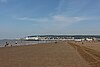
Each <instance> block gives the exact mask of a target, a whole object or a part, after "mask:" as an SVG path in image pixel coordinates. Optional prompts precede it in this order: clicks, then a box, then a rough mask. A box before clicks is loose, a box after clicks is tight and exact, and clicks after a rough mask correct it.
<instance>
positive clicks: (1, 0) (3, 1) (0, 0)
mask: <svg viewBox="0 0 100 67" xmlns="http://www.w3.org/2000/svg"><path fill="white" fill-rule="evenodd" d="M7 1H8V0H0V2H2V3H6V2H7Z"/></svg>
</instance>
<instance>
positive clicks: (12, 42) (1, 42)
mask: <svg viewBox="0 0 100 67" xmlns="http://www.w3.org/2000/svg"><path fill="white" fill-rule="evenodd" d="M6 42H7V43H9V45H12V46H22V45H33V44H38V43H49V42H51V41H24V40H0V47H5V45H6ZM16 43H17V44H16Z"/></svg>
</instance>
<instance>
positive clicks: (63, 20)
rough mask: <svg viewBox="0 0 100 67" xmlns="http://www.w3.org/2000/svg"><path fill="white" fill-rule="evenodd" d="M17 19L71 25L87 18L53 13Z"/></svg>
mask: <svg viewBox="0 0 100 67" xmlns="http://www.w3.org/2000/svg"><path fill="white" fill-rule="evenodd" d="M16 19H17V20H21V21H31V22H38V23H44V22H46V23H52V24H64V25H70V24H73V23H76V22H79V21H83V20H86V18H84V17H67V16H63V15H53V16H49V17H41V18H30V17H19V18H18V17H16Z"/></svg>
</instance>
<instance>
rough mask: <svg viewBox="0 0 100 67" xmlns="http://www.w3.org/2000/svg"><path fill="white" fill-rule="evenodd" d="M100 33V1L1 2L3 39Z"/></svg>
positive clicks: (29, 0) (0, 18)
mask: <svg viewBox="0 0 100 67" xmlns="http://www.w3.org/2000/svg"><path fill="white" fill-rule="evenodd" d="M38 34H66V35H67V34H93V35H96V34H100V0H0V39H7V38H20V37H25V36H29V35H38Z"/></svg>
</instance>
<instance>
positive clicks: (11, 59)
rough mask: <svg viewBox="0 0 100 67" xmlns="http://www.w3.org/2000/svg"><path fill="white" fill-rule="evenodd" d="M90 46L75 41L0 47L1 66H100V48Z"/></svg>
mask: <svg viewBox="0 0 100 67" xmlns="http://www.w3.org/2000/svg"><path fill="white" fill-rule="evenodd" d="M73 45H74V46H73ZM88 48H89V47H88V46H85V45H84V47H82V46H80V45H79V43H74V42H57V43H45V44H37V45H35V44H34V45H30V46H16V47H5V48H0V67H96V65H97V67H100V66H99V64H98V63H100V62H99V56H100V55H99V49H98V50H97V51H96V49H93V50H91V49H92V48H93V47H92V48H91V49H88ZM90 54H91V55H92V56H90ZM97 55H98V56H97ZM95 57H97V58H96V59H94V58H95ZM86 58H89V59H91V60H87V59H86ZM91 61H93V62H91Z"/></svg>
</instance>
